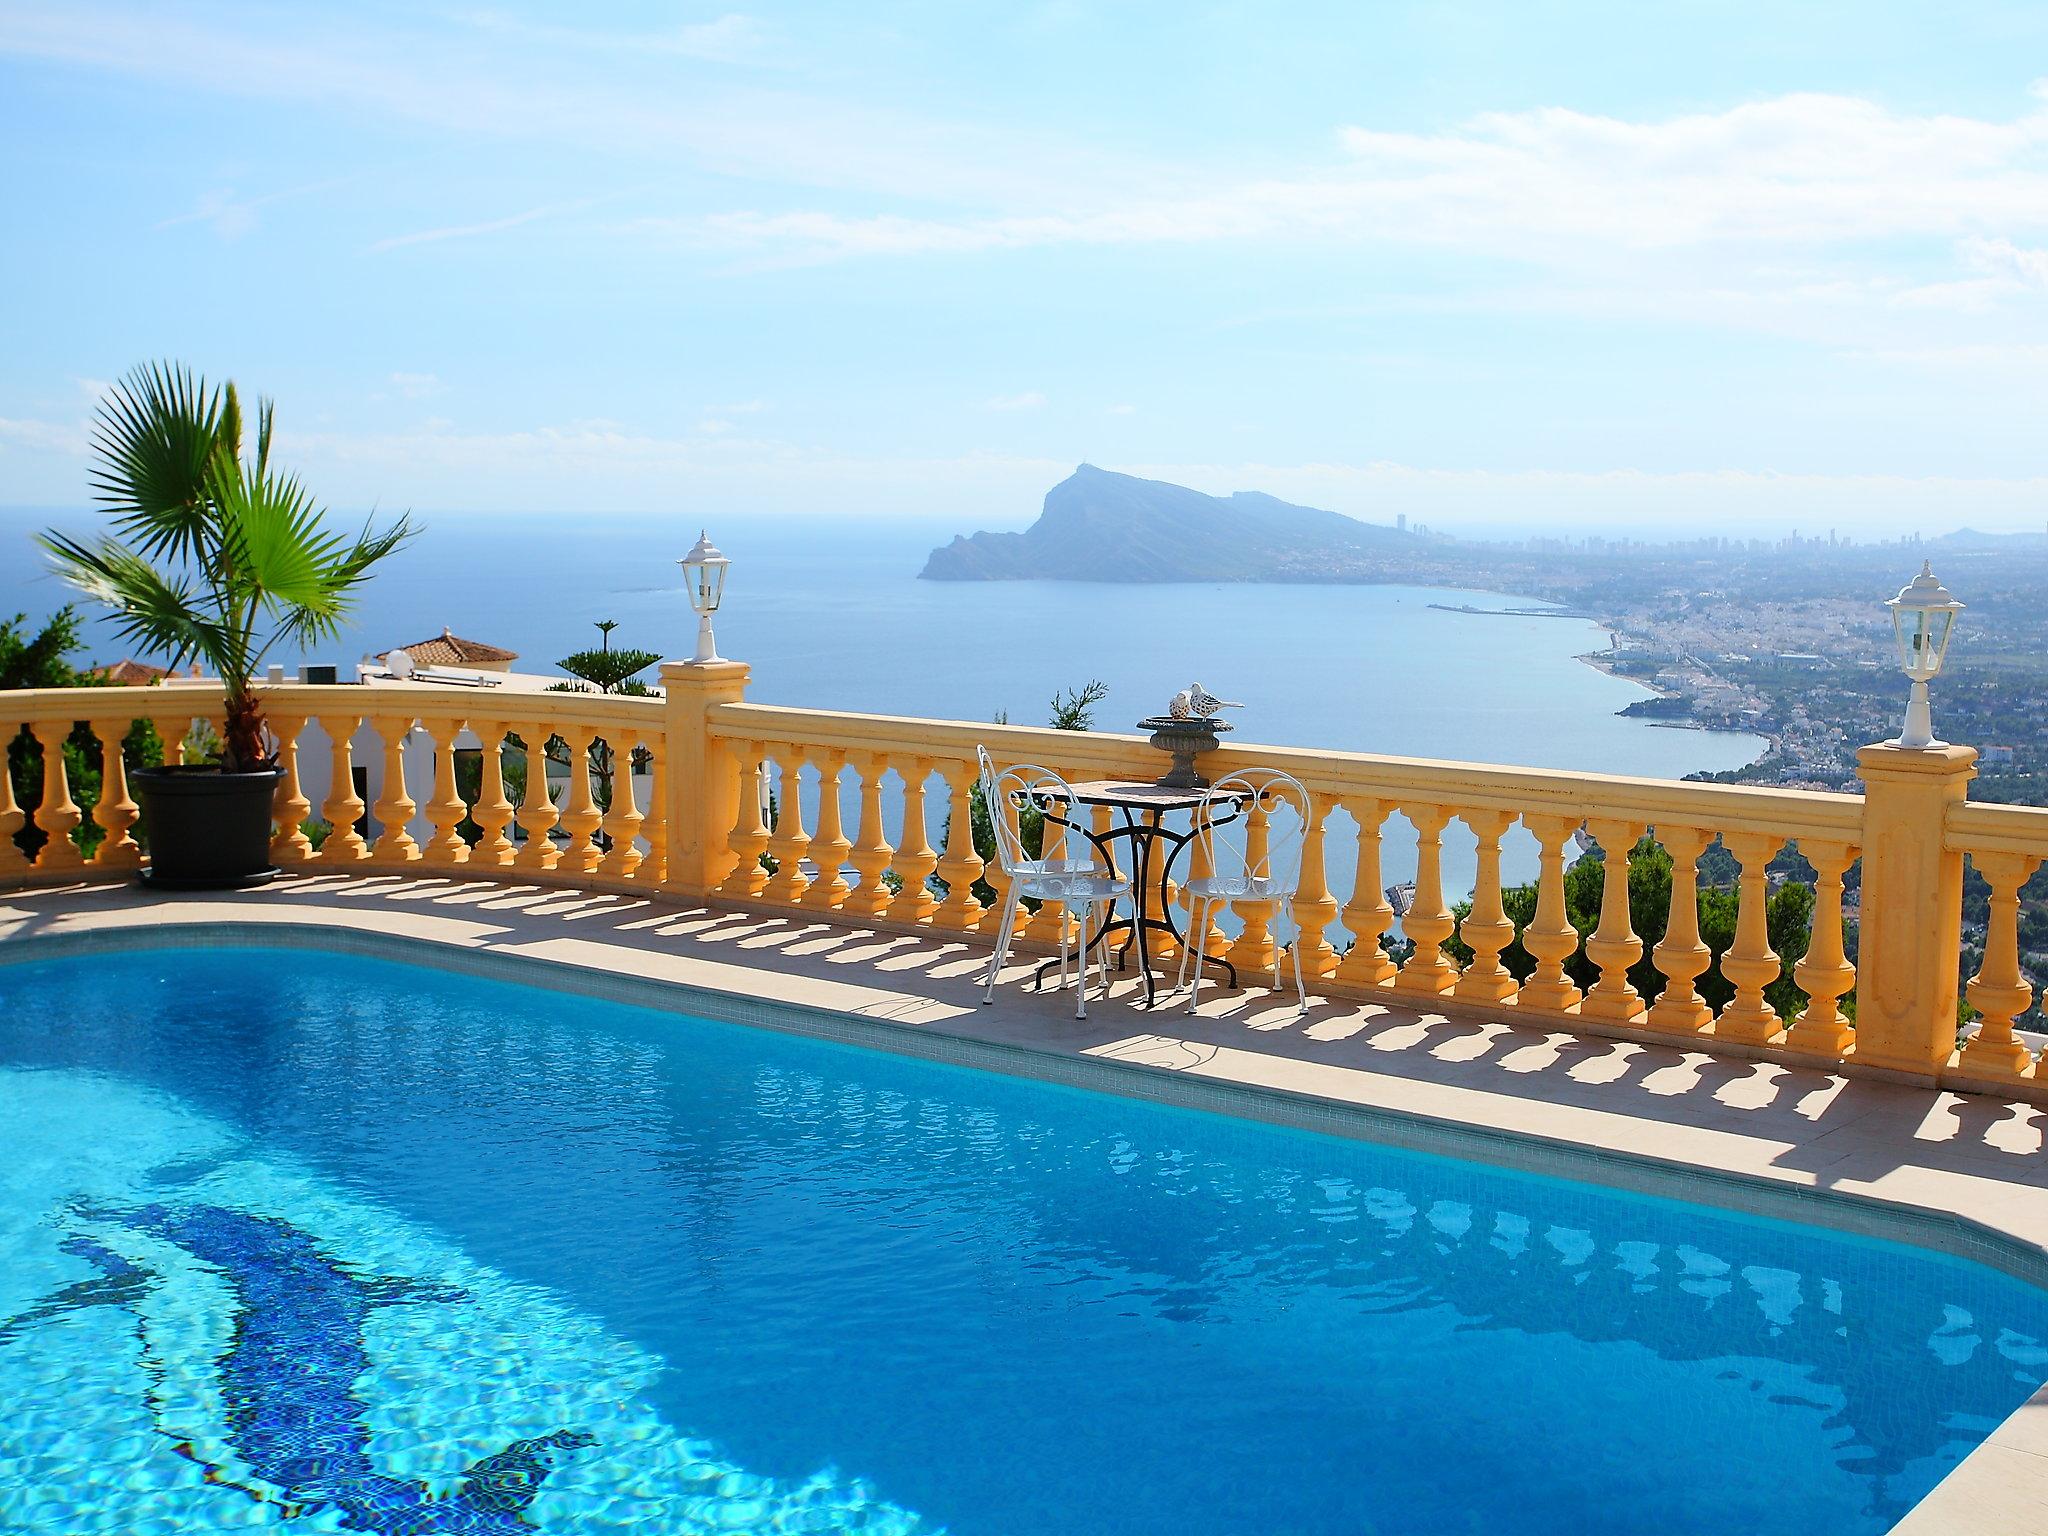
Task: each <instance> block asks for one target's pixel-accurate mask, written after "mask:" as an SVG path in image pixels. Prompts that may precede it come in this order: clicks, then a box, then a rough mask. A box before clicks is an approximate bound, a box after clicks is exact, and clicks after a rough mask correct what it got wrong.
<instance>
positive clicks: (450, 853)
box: [420, 715, 469, 869]
mask: <svg viewBox="0 0 2048 1536" xmlns="http://www.w3.org/2000/svg"><path fill="white" fill-rule="evenodd" d="M422 723H423V725H424V726H425V729H426V732H427V736H428V738H429V739H430V740H431V741H432V742H433V743H434V798H433V799H432V800H429V801H428V802H427V824H428V825H429V826H431V827H432V828H433V829H434V831H433V835H432V836H431V837H429V838H428V839H427V845H426V847H424V848H422V849H421V850H420V858H421V862H422V863H425V864H431V865H433V866H435V867H436V868H439V869H447V868H451V867H452V866H454V865H457V864H463V863H467V862H468V860H469V844H467V843H465V842H464V841H463V840H462V834H461V833H460V832H458V831H456V830H455V829H456V828H457V827H458V826H460V825H461V824H462V818H463V817H465V816H467V815H468V814H469V807H468V806H467V805H466V804H464V803H463V799H462V792H461V791H460V790H459V789H458V788H456V784H455V738H456V737H458V736H460V735H461V734H462V730H463V725H464V722H463V721H461V720H452V719H449V718H448V717H447V716H445V715H444V716H436V717H435V718H433V719H431V720H427V721H424V722H422Z"/></svg>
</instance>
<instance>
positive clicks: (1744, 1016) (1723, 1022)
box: [1714, 832, 1784, 1045]
mask: <svg viewBox="0 0 2048 1536" xmlns="http://www.w3.org/2000/svg"><path fill="white" fill-rule="evenodd" d="M1722 841H1723V842H1724V843H1725V844H1727V847H1728V851H1729V852H1730V853H1731V854H1733V855H1734V856H1735V862H1736V863H1737V864H1739V865H1740V866H1741V867H1742V878H1741V880H1740V882H1739V884H1738V885H1737V886H1736V901H1737V906H1736V909H1735V943H1734V944H1733V945H1731V946H1730V947H1729V950H1728V953H1727V954H1725V955H1723V956H1722V957H1721V974H1722V975H1723V976H1725V977H1727V978H1728V981H1729V984H1730V985H1731V986H1733V987H1734V988H1735V996H1734V997H1733V998H1732V999H1731V1000H1730V1001H1729V1003H1728V1006H1727V1007H1725V1008H1723V1009H1722V1010H1721V1016H1720V1017H1719V1018H1718V1019H1716V1020H1715V1021H1714V1033H1715V1034H1716V1035H1718V1036H1719V1037H1721V1038H1722V1039H1724V1040H1744V1041H1749V1042H1752V1043H1754V1044H1759V1045H1760V1044H1762V1043H1764V1042H1765V1041H1768V1040H1770V1039H1772V1038H1774V1037H1775V1036H1776V1035H1777V1033H1778V1026H1779V1020H1778V1010H1777V1009H1776V1008H1774V1007H1772V1006H1771V1004H1770V1002H1769V1000H1768V999H1766V998H1765V996H1764V988H1765V987H1768V986H1769V985H1771V983H1772V982H1774V981H1776V980H1777V979H1778V977H1779V976H1780V975H1781V974H1782V973H1783V970H1784V967H1783V966H1782V965H1781V964H1780V963H1779V960H1778V952H1777V951H1776V950H1774V949H1772V948H1771V933H1770V926H1769V907H1770V900H1771V889H1770V881H1769V879H1768V870H1769V867H1770V862H1771V860H1772V859H1774V858H1775V857H1777V853H1778V850H1779V848H1781V847H1783V846H1784V844H1783V842H1782V841H1781V840H1780V839H1779V838H1778V836H1777V835H1776V834H1775V833H1771V832H1735V833H1730V834H1729V835H1728V836H1727V837H1724V838H1723V839H1722Z"/></svg>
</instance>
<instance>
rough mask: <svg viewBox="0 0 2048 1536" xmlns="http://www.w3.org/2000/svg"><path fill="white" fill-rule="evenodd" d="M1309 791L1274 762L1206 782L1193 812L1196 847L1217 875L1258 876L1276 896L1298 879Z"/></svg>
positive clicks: (1293, 887) (1291, 888) (1291, 889)
mask: <svg viewBox="0 0 2048 1536" xmlns="http://www.w3.org/2000/svg"><path fill="white" fill-rule="evenodd" d="M1276 813H1278V814H1276ZM1309 815H1310V806H1309V798H1308V791H1307V790H1306V789H1304V788H1302V786H1301V780H1299V779H1297V778H1295V777H1294V775H1293V774H1291V773H1283V772H1282V771H1281V770H1280V769H1278V768H1238V769H1234V770H1232V771H1231V772H1229V773H1226V774H1224V775H1223V776H1222V777H1221V778H1219V779H1217V780H1216V781H1215V782H1214V783H1213V784H1211V785H1210V786H1209V791H1208V793H1207V794H1205V795H1204V796H1203V797H1202V804H1201V807H1200V809H1198V810H1197V811H1196V812H1195V847H1196V849H1197V850H1198V854H1197V856H1198V857H1203V856H1206V861H1207V863H1208V866H1209V868H1210V869H1211V870H1212V871H1214V872H1215V873H1216V874H1217V875H1239V874H1241V875H1243V876H1244V877H1245V878H1246V879H1248V880H1263V881H1265V882H1267V883H1268V887H1269V889H1270V891H1271V892H1272V894H1273V895H1275V896H1291V895H1293V894H1294V892H1295V890H1296V889H1297V888H1298V887H1299V886H1300V884H1301V840H1302V835H1303V833H1304V832H1305V831H1306V830H1307V828H1308V821H1309Z"/></svg>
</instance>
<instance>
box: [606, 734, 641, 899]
mask: <svg viewBox="0 0 2048 1536" xmlns="http://www.w3.org/2000/svg"><path fill="white" fill-rule="evenodd" d="M638 748H639V738H638V737H637V736H635V735H634V734H632V733H631V732H629V731H625V730H620V731H617V732H615V733H614V734H613V735H611V736H609V737H607V738H606V740H605V751H606V752H607V753H609V754H610V756H609V759H608V761H609V763H610V766H611V802H612V803H611V805H610V806H609V807H608V808H607V809H606V811H605V813H604V829H603V830H604V837H605V841H606V842H607V843H609V844H610V845H611V846H610V847H609V848H607V849H605V852H604V857H603V858H602V859H600V860H599V861H598V866H597V872H598V873H599V874H601V875H606V876H609V877H610V878H611V879H614V880H629V879H631V878H632V876H633V872H634V871H635V870H637V869H639V867H640V861H641V858H642V854H641V852H640V828H641V824H642V823H643V822H645V821H646V819H647V818H646V817H645V816H644V815H642V814H641V811H640V805H639V801H638V800H637V799H636V798H635V795H634V791H633V754H634V752H635V751H637V750H638Z"/></svg>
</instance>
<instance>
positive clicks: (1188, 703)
mask: <svg viewBox="0 0 2048 1536" xmlns="http://www.w3.org/2000/svg"><path fill="white" fill-rule="evenodd" d="M1243 708H1244V705H1242V704H1240V703H1238V702H1237V701H1236V700H1234V699H1219V698H1217V697H1216V695H1215V694H1213V693H1211V692H1209V690H1208V689H1206V688H1204V687H1203V686H1202V685H1201V684H1200V683H1190V684H1188V686H1187V687H1185V688H1183V689H1181V691H1180V692H1179V693H1176V694H1175V695H1174V696H1173V702H1172V703H1170V704H1168V705H1167V706H1166V709H1167V713H1168V714H1169V715H1171V716H1172V717H1173V718H1174V719H1176V720H1196V719H1200V720H1207V719H1209V718H1210V717H1211V716H1213V715H1214V714H1215V713H1216V711H1218V710H1219V709H1243Z"/></svg>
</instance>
